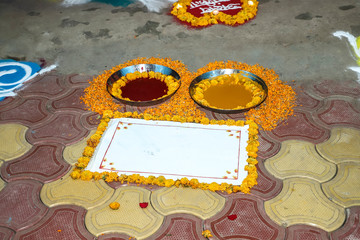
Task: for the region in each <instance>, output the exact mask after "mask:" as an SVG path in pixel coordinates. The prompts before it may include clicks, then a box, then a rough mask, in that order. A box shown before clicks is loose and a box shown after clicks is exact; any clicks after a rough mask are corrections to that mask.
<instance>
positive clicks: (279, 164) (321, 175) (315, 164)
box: [265, 140, 336, 182]
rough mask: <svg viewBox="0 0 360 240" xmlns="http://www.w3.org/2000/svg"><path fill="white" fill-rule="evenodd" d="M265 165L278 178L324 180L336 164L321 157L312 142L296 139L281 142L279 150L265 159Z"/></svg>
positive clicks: (333, 170) (328, 176) (329, 176)
mask: <svg viewBox="0 0 360 240" xmlns="http://www.w3.org/2000/svg"><path fill="white" fill-rule="evenodd" d="M265 167H266V169H267V170H268V171H269V172H270V173H272V174H273V175H274V176H275V177H277V178H280V179H286V178H289V177H308V178H312V179H314V180H317V181H319V182H325V181H327V180H329V179H330V178H332V177H333V176H335V173H336V165H335V164H333V163H330V162H328V161H326V160H325V159H324V158H322V157H321V156H320V155H319V154H318V153H317V152H316V150H315V145H314V144H312V143H310V142H304V141H297V140H289V141H284V142H282V146H281V150H280V152H279V153H278V154H276V155H275V156H274V157H272V158H270V159H268V160H266V162H265Z"/></svg>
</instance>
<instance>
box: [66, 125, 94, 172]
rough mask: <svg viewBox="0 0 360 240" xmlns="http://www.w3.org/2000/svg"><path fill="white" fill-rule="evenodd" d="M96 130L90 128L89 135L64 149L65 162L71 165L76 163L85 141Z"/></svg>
mask: <svg viewBox="0 0 360 240" xmlns="http://www.w3.org/2000/svg"><path fill="white" fill-rule="evenodd" d="M95 132H96V130H92V131H91V132H90V133H89V135H88V136H87V137H86V138H84V139H83V140H81V141H80V142H77V143H75V144H73V145H70V146H67V147H65V149H64V152H63V156H64V159H65V161H66V162H68V163H69V164H71V165H74V164H75V163H77V160H78V159H79V158H80V157H81V156H82V154H83V152H84V148H85V147H86V141H87V140H88V139H89V138H90V136H92V135H93V134H94V133H95Z"/></svg>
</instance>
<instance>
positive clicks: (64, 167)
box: [1, 143, 70, 182]
mask: <svg viewBox="0 0 360 240" xmlns="http://www.w3.org/2000/svg"><path fill="white" fill-rule="evenodd" d="M62 151H63V146H62V145H60V144H50V143H49V144H47V145H34V146H33V148H32V149H31V150H30V151H28V152H27V153H26V154H24V155H23V156H21V157H19V158H17V159H15V160H12V161H8V162H5V164H4V165H3V166H2V167H1V176H2V177H3V178H4V179H5V180H6V181H14V180H19V179H35V180H38V181H41V182H49V181H53V180H56V179H59V178H60V177H62V176H63V175H64V174H65V173H66V172H67V171H68V170H69V168H70V165H69V164H67V163H66V162H65V161H63V160H62Z"/></svg>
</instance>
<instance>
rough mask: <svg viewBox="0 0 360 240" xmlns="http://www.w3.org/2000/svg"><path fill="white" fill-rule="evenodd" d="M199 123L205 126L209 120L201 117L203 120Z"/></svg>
mask: <svg viewBox="0 0 360 240" xmlns="http://www.w3.org/2000/svg"><path fill="white" fill-rule="evenodd" d="M200 123H201V124H205V125H207V124H209V123H210V120H209V119H208V118H206V117H203V118H202V119H201V122H200Z"/></svg>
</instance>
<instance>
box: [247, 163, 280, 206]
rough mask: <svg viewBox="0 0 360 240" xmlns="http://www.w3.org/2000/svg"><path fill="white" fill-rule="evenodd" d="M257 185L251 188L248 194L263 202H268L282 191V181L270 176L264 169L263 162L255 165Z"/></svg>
mask: <svg viewBox="0 0 360 240" xmlns="http://www.w3.org/2000/svg"><path fill="white" fill-rule="evenodd" d="M256 167H257V172H258V179H257V183H258V184H257V185H255V186H254V187H253V188H251V190H250V193H251V194H254V195H256V196H258V197H259V198H261V199H263V200H269V199H271V198H274V197H275V196H276V195H278V194H279V193H280V191H281V189H282V186H283V184H282V181H281V180H280V179H277V178H275V177H274V176H272V175H271V174H270V173H268V171H267V170H266V169H265V167H264V163H263V161H259V163H258V164H257V166H256Z"/></svg>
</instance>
